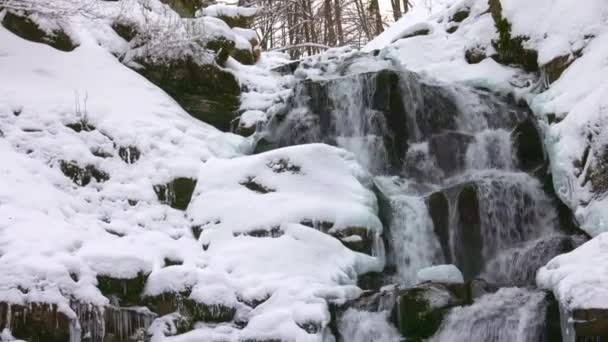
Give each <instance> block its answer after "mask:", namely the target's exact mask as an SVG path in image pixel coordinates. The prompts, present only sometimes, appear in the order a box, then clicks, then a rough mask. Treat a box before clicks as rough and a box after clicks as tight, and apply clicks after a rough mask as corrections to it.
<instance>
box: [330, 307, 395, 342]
mask: <svg viewBox="0 0 608 342" xmlns="http://www.w3.org/2000/svg"><path fill="white" fill-rule="evenodd" d="M389 313H390V312H389V311H380V312H372V311H365V310H357V309H348V310H346V312H345V313H344V314H343V315H342V317H340V319H339V320H338V330H339V331H340V337H341V338H342V339H341V341H348V342H379V341H381V342H399V341H401V340H402V337H401V335H400V334H399V332H398V331H397V329H395V327H393V326H392V325H391V324H390V323H389V321H388V316H389Z"/></svg>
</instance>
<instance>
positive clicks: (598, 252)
mask: <svg viewBox="0 0 608 342" xmlns="http://www.w3.org/2000/svg"><path fill="white" fill-rule="evenodd" d="M536 282H537V284H538V286H540V287H542V288H545V289H549V290H553V292H554V293H555V295H556V297H557V298H558V300H559V302H560V303H561V304H562V305H564V306H565V309H567V310H569V311H571V310H573V309H587V308H606V307H608V233H602V234H600V235H598V236H596V237H595V238H593V239H592V240H590V241H588V242H587V243H585V244H583V245H582V246H580V247H578V248H577V249H575V250H574V251H572V252H570V253H567V254H562V255H559V256H557V257H555V258H554V259H553V260H551V261H550V262H549V263H547V265H546V266H544V267H542V268H541V269H540V270H539V271H538V273H537V275H536Z"/></svg>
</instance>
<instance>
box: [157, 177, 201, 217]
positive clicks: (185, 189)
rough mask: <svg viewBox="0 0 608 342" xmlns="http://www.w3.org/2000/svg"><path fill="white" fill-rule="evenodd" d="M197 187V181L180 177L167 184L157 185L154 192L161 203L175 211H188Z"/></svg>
mask: <svg viewBox="0 0 608 342" xmlns="http://www.w3.org/2000/svg"><path fill="white" fill-rule="evenodd" d="M195 187H196V179H192V178H185V177H180V178H176V179H174V180H172V181H171V182H169V183H167V184H161V185H155V186H154V192H155V193H156V196H157V197H158V200H159V201H160V202H161V203H164V204H168V205H169V206H171V208H173V209H178V210H186V208H188V204H190V200H191V199H192V194H193V193H194V188H195Z"/></svg>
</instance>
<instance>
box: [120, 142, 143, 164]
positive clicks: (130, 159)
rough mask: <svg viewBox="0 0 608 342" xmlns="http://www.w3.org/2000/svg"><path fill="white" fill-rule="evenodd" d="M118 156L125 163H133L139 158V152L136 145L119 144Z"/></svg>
mask: <svg viewBox="0 0 608 342" xmlns="http://www.w3.org/2000/svg"><path fill="white" fill-rule="evenodd" d="M118 156H120V159H122V160H123V161H124V162H125V163H127V164H134V163H135V162H136V161H138V160H139V157H140V156H141V152H140V151H139V149H138V148H137V147H136V146H121V147H120V148H119V149H118Z"/></svg>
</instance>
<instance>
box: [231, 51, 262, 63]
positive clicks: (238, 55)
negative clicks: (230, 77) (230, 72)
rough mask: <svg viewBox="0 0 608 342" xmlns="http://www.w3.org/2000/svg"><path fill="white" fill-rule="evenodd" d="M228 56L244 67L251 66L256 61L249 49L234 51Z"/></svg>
mask: <svg viewBox="0 0 608 342" xmlns="http://www.w3.org/2000/svg"><path fill="white" fill-rule="evenodd" d="M230 56H232V58H234V59H236V60H237V61H239V63H241V64H245V65H253V64H254V63H255V61H256V58H255V56H254V54H253V51H252V50H251V49H234V50H232V53H231V54H230Z"/></svg>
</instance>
